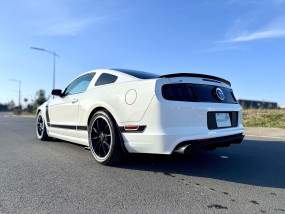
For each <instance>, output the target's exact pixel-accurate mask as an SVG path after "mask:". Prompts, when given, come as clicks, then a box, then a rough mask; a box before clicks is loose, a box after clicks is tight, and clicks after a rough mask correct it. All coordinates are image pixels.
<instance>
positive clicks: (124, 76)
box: [80, 68, 160, 82]
mask: <svg viewBox="0 0 285 214" xmlns="http://www.w3.org/2000/svg"><path fill="white" fill-rule="evenodd" d="M89 73H98V74H101V73H108V74H113V75H116V76H118V77H120V78H121V80H122V81H131V80H138V79H155V78H158V77H159V76H160V75H158V74H153V73H148V72H144V71H137V70H130V69H121V68H114V69H96V70H92V71H88V72H85V73H83V74H82V75H80V76H83V75H86V74H89ZM120 82H121V81H120Z"/></svg>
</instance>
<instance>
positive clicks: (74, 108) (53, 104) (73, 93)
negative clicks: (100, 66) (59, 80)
mask: <svg viewBox="0 0 285 214" xmlns="http://www.w3.org/2000/svg"><path fill="white" fill-rule="evenodd" d="M94 75H95V73H89V74H86V75H83V76H80V77H78V78H77V79H75V80H74V81H73V82H72V83H70V84H69V85H68V86H67V87H66V89H65V90H64V92H63V95H62V96H60V97H57V98H55V99H53V100H51V101H50V103H49V105H48V111H49V119H50V127H51V128H52V131H53V132H55V133H58V134H61V135H66V136H72V137H75V136H76V127H77V121H78V115H79V112H78V111H79V102H80V98H81V97H82V94H83V93H84V92H85V91H86V89H87V88H88V86H89V84H90V82H91V80H92V79H93V77H94Z"/></svg>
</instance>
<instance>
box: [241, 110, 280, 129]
mask: <svg viewBox="0 0 285 214" xmlns="http://www.w3.org/2000/svg"><path fill="white" fill-rule="evenodd" d="M243 125H244V126H253V127H268V128H283V129H284V128H285V109H244V110H243Z"/></svg>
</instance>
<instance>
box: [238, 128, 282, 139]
mask: <svg viewBox="0 0 285 214" xmlns="http://www.w3.org/2000/svg"><path fill="white" fill-rule="evenodd" d="M244 133H245V135H246V136H256V137H271V138H280V139H285V129H280V128H264V127H244Z"/></svg>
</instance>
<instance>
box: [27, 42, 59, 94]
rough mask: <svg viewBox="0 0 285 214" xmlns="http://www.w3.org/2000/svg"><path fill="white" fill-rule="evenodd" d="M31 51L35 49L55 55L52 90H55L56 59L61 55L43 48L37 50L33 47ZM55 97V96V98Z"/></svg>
mask: <svg viewBox="0 0 285 214" xmlns="http://www.w3.org/2000/svg"><path fill="white" fill-rule="evenodd" d="M31 49H34V50H38V51H44V52H47V53H50V54H52V55H53V78H52V79H53V81H52V89H55V63H56V57H59V55H57V54H56V52H54V51H49V50H46V49H43V48H36V47H31ZM53 97H54V96H53Z"/></svg>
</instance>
